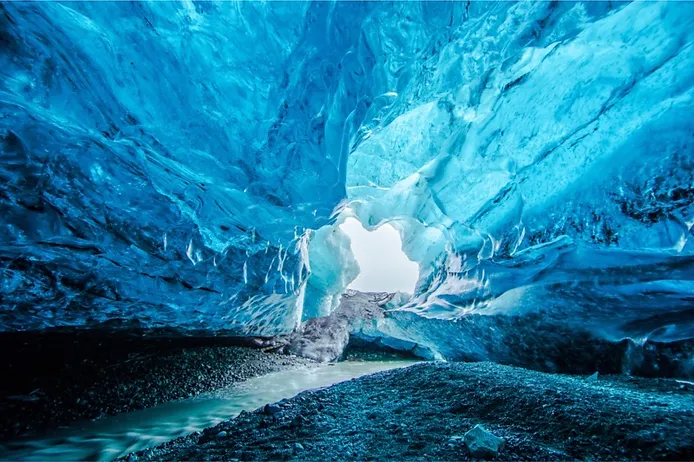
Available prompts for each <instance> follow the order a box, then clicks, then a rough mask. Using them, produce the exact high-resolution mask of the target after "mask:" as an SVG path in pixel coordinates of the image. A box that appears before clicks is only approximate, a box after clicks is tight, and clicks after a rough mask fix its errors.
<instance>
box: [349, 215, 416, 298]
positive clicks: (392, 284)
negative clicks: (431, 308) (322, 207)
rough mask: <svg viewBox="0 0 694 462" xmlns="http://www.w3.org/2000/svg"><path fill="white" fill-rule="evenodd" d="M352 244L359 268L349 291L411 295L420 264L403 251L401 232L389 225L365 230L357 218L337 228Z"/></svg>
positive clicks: (350, 218) (350, 219)
mask: <svg viewBox="0 0 694 462" xmlns="http://www.w3.org/2000/svg"><path fill="white" fill-rule="evenodd" d="M340 229H342V231H344V232H345V233H347V235H348V236H349V238H350V239H351V241H352V253H354V258H355V259H356V260H357V262H358V263H359V267H360V269H361V271H360V273H359V276H357V278H356V279H355V280H354V281H352V283H351V284H350V285H349V287H348V289H354V290H359V291H361V292H407V293H410V294H412V293H413V292H414V288H415V285H416V284H417V279H418V278H419V265H417V263H415V262H413V261H411V260H410V259H409V258H407V255H405V252H403V251H402V241H401V239H400V233H399V232H398V231H397V230H396V229H395V228H393V227H392V226H391V225H389V224H387V223H386V224H384V225H382V226H379V227H378V228H377V229H376V230H374V231H367V230H366V229H364V227H363V226H362V224H361V223H360V222H359V220H357V219H356V218H352V217H349V218H347V219H346V220H345V222H344V223H342V224H341V225H340Z"/></svg>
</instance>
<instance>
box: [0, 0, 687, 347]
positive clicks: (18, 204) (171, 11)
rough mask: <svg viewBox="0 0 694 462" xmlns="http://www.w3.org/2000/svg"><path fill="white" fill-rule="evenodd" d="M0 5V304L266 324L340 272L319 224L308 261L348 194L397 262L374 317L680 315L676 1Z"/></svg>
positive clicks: (8, 318)
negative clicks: (391, 308) (396, 246)
mask: <svg viewBox="0 0 694 462" xmlns="http://www.w3.org/2000/svg"><path fill="white" fill-rule="evenodd" d="M2 13H3V14H2V16H0V18H1V21H2V22H1V23H0V27H1V29H0V31H1V32H0V33H1V34H2V36H1V37H0V38H1V40H0V43H2V53H3V55H2V63H1V64H2V65H1V66H0V69H1V71H0V72H1V73H2V74H1V75H2V79H3V85H2V89H1V91H2V93H0V95H1V96H0V100H1V101H2V103H1V104H2V118H1V119H0V124H1V125H2V127H1V128H0V129H1V130H2V136H3V148H2V151H3V152H2V155H3V162H2V170H0V172H1V174H2V176H3V180H4V181H5V184H6V186H5V187H4V188H3V194H2V196H0V200H1V201H2V207H3V223H4V226H3V227H2V233H3V234H2V239H3V245H2V260H3V268H4V270H3V271H4V273H3V282H2V284H3V286H2V294H3V297H2V304H3V305H2V317H1V319H2V327H3V328H5V329H17V328H28V327H45V326H51V325H61V324H78V325H79V324H91V323H96V322H100V321H106V320H110V319H138V320H140V321H141V322H144V323H145V324H146V325H168V326H177V327H184V328H193V329H195V328H203V329H210V330H215V329H232V330H234V329H236V330H241V331H244V332H253V333H274V332H279V331H286V330H289V329H291V328H292V327H294V326H295V325H296V323H297V322H298V320H299V319H300V318H301V317H302V310H303V309H304V307H305V308H306V310H307V313H311V315H314V313H315V314H320V313H323V312H324V311H325V310H326V308H325V307H330V306H333V305H334V296H335V294H336V292H338V291H339V289H340V286H341V285H342V284H345V281H347V280H348V279H349V277H345V276H344V275H341V276H339V277H338V276H337V275H332V274H330V273H331V271H338V270H339V269H340V268H341V267H343V266H347V267H348V268H349V270H348V271H350V272H353V265H352V264H351V260H350V259H351V256H350V254H349V252H346V251H344V247H345V246H344V242H342V241H340V239H338V238H334V237H331V238H327V236H322V237H319V238H317V239H318V241H315V242H326V246H327V247H325V248H323V247H322V246H319V247H321V248H319V249H312V253H314V254H316V255H319V256H321V258H322V260H321V262H322V263H318V262H317V264H320V265H321V267H320V269H319V268H318V267H316V271H315V273H316V274H317V276H315V280H314V282H313V283H312V282H311V277H309V276H308V274H309V271H310V263H311V262H309V258H308V254H309V251H308V248H307V246H308V241H309V240H310V239H311V237H312V236H313V235H314V233H313V231H310V230H316V229H318V228H320V227H321V226H322V225H324V224H327V223H330V222H331V220H333V218H331V217H333V216H334V215H333V212H334V211H335V210H339V207H340V204H344V203H345V202H343V201H344V199H348V200H349V201H350V202H351V207H352V209H353V210H354V211H355V213H356V214H357V215H358V216H359V217H360V219H361V220H362V222H364V224H365V225H366V226H367V227H368V226H371V227H373V226H377V225H378V224H379V223H382V222H384V221H386V220H394V221H392V222H393V224H394V226H396V227H398V229H400V230H401V232H402V233H403V238H404V239H403V242H404V250H405V251H406V253H407V254H408V255H409V256H410V258H411V259H413V260H416V261H419V262H420V265H421V267H422V271H421V274H422V278H421V279H420V281H419V284H418V293H417V297H416V298H415V300H414V301H413V302H412V303H410V304H408V305H406V306H405V307H403V308H401V310H400V311H399V312H398V313H399V314H394V316H396V317H397V316H402V317H406V318H407V319H408V320H407V321H403V323H402V324H401V325H399V326H397V329H401V328H402V326H403V325H408V326H410V325H411V323H410V321H409V319H410V318H409V317H410V316H415V318H416V319H422V318H426V319H432V318H433V320H434V321H436V322H437V323H438V322H449V321H450V320H458V321H459V322H457V323H449V325H450V326H455V327H450V329H449V328H446V329H449V330H450V331H448V330H446V329H442V328H438V327H437V328H436V329H433V328H429V327H427V326H425V327H421V328H419V327H416V326H415V327H411V328H410V327H408V328H407V329H405V331H409V332H410V334H408V335H411V336H414V337H416V339H417V340H418V341H420V342H422V343H428V344H430V345H434V346H436V345H444V344H445V345H444V346H441V347H440V348H439V350H440V351H441V352H442V354H444V356H454V354H453V351H454V350H455V351H460V350H461V349H462V350H465V349H466V348H467V349H468V350H469V351H468V352H467V353H469V355H468V356H475V357H485V355H489V354H490V352H491V351H492V350H494V349H493V348H491V349H490V347H489V346H488V345H487V343H489V342H486V343H485V342H483V341H479V342H472V343H471V342H467V343H465V344H462V343H461V342H462V341H461V340H460V339H461V338H470V336H471V335H472V336H477V338H480V332H479V325H480V324H479V322H478V321H473V320H475V319H481V317H485V318H484V319H485V322H488V319H491V318H492V317H491V316H489V315H500V316H503V317H504V318H503V319H504V320H505V321H504V322H505V324H503V326H501V325H498V324H491V325H487V324H485V327H484V329H483V333H487V332H494V333H495V335H496V338H501V342H502V343H503V337H504V335H505V334H504V332H511V331H515V332H518V331H519V330H522V328H523V327H522V326H526V325H527V326H534V325H536V324H534V323H535V322H536V321H537V320H538V319H539V320H542V321H543V322H545V321H547V322H550V323H554V324H552V325H561V326H562V327H561V329H559V328H557V329H555V330H556V331H557V332H571V331H576V330H587V331H590V332H591V334H592V335H599V336H601V337H602V338H607V339H615V340H617V339H620V338H624V337H631V338H639V339H643V338H646V337H648V338H660V339H664V340H670V341H672V340H681V339H685V338H691V337H692V318H694V314H693V313H692V309H691V297H692V282H691V281H692V265H691V254H692V244H690V243H689V238H690V230H691V226H692V223H693V222H694V217H693V216H692V212H693V209H692V188H694V186H693V180H694V178H693V177H692V171H693V170H692V167H693V165H692V162H693V157H692V149H693V148H692V146H694V144H693V142H694V139H693V136H694V135H693V134H694V118H693V117H692V114H694V112H692V95H693V89H692V87H693V86H694V65H693V64H694V50H693V47H692V38H693V35H694V6H692V4H691V3H686V2H685V3H679V2H663V3H658V2H644V3H633V4H630V3H614V2H585V3H573V2H551V3H550V2H547V3H542V2H522V3H511V2H499V3H492V2H454V3H453V2H451V3H444V2H422V3H415V2H396V3H384V2H373V3H361V2H357V3H350V2H335V3H331V2H316V3H310V4H309V3H299V2H288V3H281V2H267V3H253V2H238V3H237V2H218V3H214V2H205V3H165V2H152V3H135V4H128V3H123V2H113V3H65V4H58V3H48V4H44V3H41V4H32V3H11V4H3V5H2ZM336 207H337V208H336ZM323 233H325V232H323ZM328 247H330V248H334V249H336V253H335V255H336V259H335V262H330V260H329V259H326V258H323V257H324V255H325V252H322V251H321V249H322V250H326V249H327V248H328ZM332 263H339V264H335V265H334V266H333V267H331V264H332ZM350 274H351V273H350ZM307 279H308V283H307ZM307 287H308V288H309V289H308V290H307V289H306V288H307ZM328 309H329V308H328ZM509 319H532V320H534V321H533V322H528V323H523V322H520V323H518V322H516V321H508V320H509ZM466 322H470V323H473V324H474V328H473V327H470V328H469V329H467V328H466V327H465V325H466V324H465V323H466ZM415 324H417V323H415ZM519 324H520V327H519ZM417 325H419V324H417ZM381 327H383V326H381ZM386 327H388V326H385V327H383V328H384V329H385V328H386ZM391 327H392V326H391ZM397 329H395V328H392V329H391V334H392V335H403V336H404V335H405V334H402V330H399V331H398V332H400V333H399V334H398V333H396V332H395V331H396V330H397ZM418 329H419V330H418ZM466 329H467V330H466ZM475 329H477V330H475ZM532 329H534V328H532ZM412 332H416V333H415V334H412ZM443 332H445V333H446V338H442V337H441V335H442V333H443ZM497 334H498V335H497ZM437 335H438V337H437ZM485 335H487V334H485ZM518 341H519V342H521V343H522V342H523V340H522V339H521V340H518ZM543 341H551V339H544V340H543ZM490 342H493V339H492V340H490ZM506 347H507V348H509V349H513V348H514V346H513V344H511V343H509V344H508V345H506ZM494 348H497V347H494ZM494 351H496V350H494ZM502 356H503V355H502Z"/></svg>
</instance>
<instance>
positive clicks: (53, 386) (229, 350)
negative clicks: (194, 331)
mask: <svg viewBox="0 0 694 462" xmlns="http://www.w3.org/2000/svg"><path fill="white" fill-rule="evenodd" d="M232 341H233V340H228V339H227V340H225V339H223V338H198V339H193V338H181V337H176V338H166V337H162V338H159V337H156V338H149V337H147V336H142V335H140V336H135V335H125V334H118V335H116V334H113V335H111V334H107V333H101V335H99V333H98V332H96V333H89V334H87V333H85V334H81V333H75V332H69V333H65V334H62V333H50V332H47V333H30V332H29V333H12V334H0V346H2V347H4V348H5V349H6V350H7V351H12V354H11V355H6V358H5V359H4V361H3V362H2V363H1V364H0V377H12V378H13V380H12V381H3V382H2V383H0V440H10V439H14V438H17V437H19V436H24V435H30V434H32V433H36V432H38V431H42V430H46V429H51V428H55V427H57V426H59V425H65V424H69V423H70V422H72V421H75V420H80V419H96V418H102V417H105V416H107V415H113V414H117V413H122V412H128V411H134V410H137V409H143V408H147V407H151V406H154V405H157V404H160V403H164V402H167V401H172V400H176V399H182V398H191V397H193V396H196V395H198V394H200V393H203V392H207V391H212V390H216V389H219V388H222V387H225V386H228V385H230V384H232V383H235V382H239V381H243V380H246V379H249V378H252V377H256V376H259V375H264V374H267V373H270V372H275V371H280V370H283V369H287V368H292V367H296V366H299V365H309V364H315V363H313V362H312V361H309V360H306V359H303V358H296V357H291V356H286V355H280V354H276V353H264V352H263V351H261V350H259V349H256V348H248V347H240V346H231V345H229V343H231V342H232Z"/></svg>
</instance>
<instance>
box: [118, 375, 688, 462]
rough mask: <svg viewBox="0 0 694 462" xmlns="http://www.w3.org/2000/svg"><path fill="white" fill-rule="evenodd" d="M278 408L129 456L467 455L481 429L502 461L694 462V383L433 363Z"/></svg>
mask: <svg viewBox="0 0 694 462" xmlns="http://www.w3.org/2000/svg"><path fill="white" fill-rule="evenodd" d="M278 405H279V409H268V411H267V412H266V411H265V410H264V409H259V410H257V411H255V412H253V413H242V414H241V415H240V416H239V417H237V418H235V419H233V420H230V421H227V422H224V423H221V424H219V425H217V426H215V427H213V428H210V429H207V430H205V431H204V432H203V433H202V434H198V435H191V436H188V437H185V438H179V439H177V440H174V441H171V442H169V443H166V444H164V445H162V446H159V447H156V448H152V449H149V450H146V451H142V452H140V453H137V454H134V455H130V456H129V457H128V458H126V460H131V461H132V460H140V459H143V460H277V459H280V460H287V459H295V460H466V459H470V454H469V452H468V450H467V448H466V447H465V444H464V443H463V442H462V440H461V439H460V438H458V437H462V435H464V434H465V432H467V431H468V430H470V429H471V428H472V427H474V426H475V425H476V424H482V425H483V426H485V428H487V429H488V430H490V431H492V432H493V433H494V434H496V435H497V436H500V437H503V438H505V439H506V446H505V448H504V449H503V450H502V452H501V453H500V454H499V459H501V460H556V459H562V460H563V459H598V460H626V459H630V460H634V459H636V460H692V459H694V386H692V385H691V384H687V383H686V382H681V381H676V380H672V379H644V378H634V377H626V376H606V377H600V378H599V379H598V380H597V381H596V382H591V381H589V380H586V377H585V376H567V375H559V374H548V373H542V372H535V371H530V370H525V369H521V368H517V367H510V366H502V365H498V364H494V363H422V364H418V365H415V366H411V367H408V368H405V369H398V370H393V371H388V372H383V373H378V374H374V375H371V376H366V377H362V378H359V379H355V380H351V381H348V382H343V383H340V384H337V385H334V386H332V387H328V388H324V389H320V390H315V391H310V392H305V393H301V394H300V395H298V396H296V397H295V398H293V399H291V400H286V401H282V402H280V403H278ZM272 411H278V412H276V413H274V414H273V412H272ZM222 431H223V432H226V433H225V434H221V435H220V432H222Z"/></svg>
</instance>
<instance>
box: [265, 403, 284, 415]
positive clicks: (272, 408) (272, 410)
mask: <svg viewBox="0 0 694 462" xmlns="http://www.w3.org/2000/svg"><path fill="white" fill-rule="evenodd" d="M281 410H282V408H280V407H279V406H278V405H276V404H266V405H265V407H264V408H263V412H264V413H265V414H267V415H275V414H277V413H278V412H280V411H281Z"/></svg>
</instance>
